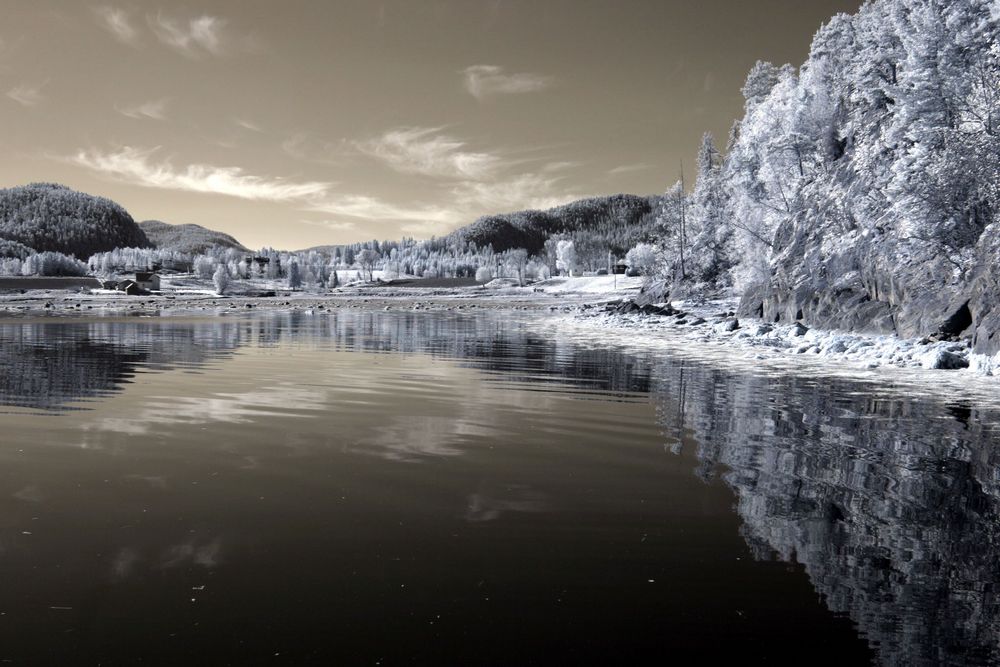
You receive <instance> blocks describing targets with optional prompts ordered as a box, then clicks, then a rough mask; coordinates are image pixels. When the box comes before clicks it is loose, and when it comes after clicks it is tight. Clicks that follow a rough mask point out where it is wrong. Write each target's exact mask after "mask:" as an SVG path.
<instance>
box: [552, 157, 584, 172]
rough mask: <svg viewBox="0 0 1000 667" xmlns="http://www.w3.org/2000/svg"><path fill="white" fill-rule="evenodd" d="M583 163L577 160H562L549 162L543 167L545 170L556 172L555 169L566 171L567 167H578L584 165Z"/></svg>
mask: <svg viewBox="0 0 1000 667" xmlns="http://www.w3.org/2000/svg"><path fill="white" fill-rule="evenodd" d="M582 166H583V163H582V162H578V161H576V160H562V161H559V162H549V163H547V164H545V165H544V166H543V167H542V171H545V172H549V173H551V172H555V171H565V170H567V169H576V168H577V167H582Z"/></svg>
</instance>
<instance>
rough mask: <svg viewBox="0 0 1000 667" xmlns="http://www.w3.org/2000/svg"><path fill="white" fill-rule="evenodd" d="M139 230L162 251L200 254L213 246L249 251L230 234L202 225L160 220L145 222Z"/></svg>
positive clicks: (140, 225) (140, 224)
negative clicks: (169, 222) (175, 223)
mask: <svg viewBox="0 0 1000 667" xmlns="http://www.w3.org/2000/svg"><path fill="white" fill-rule="evenodd" d="M139 228H140V229H142V231H143V232H145V234H146V236H147V237H148V238H149V240H150V242H151V243H152V244H153V245H154V246H155V247H157V248H159V249H161V250H176V251H178V252H184V253H191V254H198V253H202V252H205V250H207V249H208V248H211V247H212V246H221V247H223V248H235V249H236V250H241V251H247V249H246V248H245V247H244V246H243V244H242V243H240V242H239V241H237V240H236V239H234V238H233V237H232V236H230V235H229V234H223V233H222V232H216V231H213V230H211V229H206V228H205V227H202V226H201V225H190V224H188V225H169V224H167V223H165V222H160V221H159V220H144V221H143V222H140V223H139Z"/></svg>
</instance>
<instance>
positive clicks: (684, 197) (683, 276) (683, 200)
mask: <svg viewBox="0 0 1000 667" xmlns="http://www.w3.org/2000/svg"><path fill="white" fill-rule="evenodd" d="M680 198H681V202H680V203H681V253H680V254H681V280H684V279H686V278H687V274H686V273H685V271H684V246H685V245H687V232H686V230H685V225H686V220H685V218H686V216H685V210H684V209H685V208H687V193H686V191H685V190H684V158H681V193H680Z"/></svg>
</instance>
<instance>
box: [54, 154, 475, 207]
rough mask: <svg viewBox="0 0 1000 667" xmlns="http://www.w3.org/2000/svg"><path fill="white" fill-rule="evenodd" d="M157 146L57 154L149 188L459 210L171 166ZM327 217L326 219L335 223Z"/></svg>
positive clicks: (228, 170)
mask: <svg viewBox="0 0 1000 667" xmlns="http://www.w3.org/2000/svg"><path fill="white" fill-rule="evenodd" d="M159 151H160V149H159V147H156V148H135V147H131V146H124V147H122V148H119V149H117V150H114V151H100V150H96V149H91V150H81V151H78V152H77V153H76V154H75V155H72V156H69V157H65V158H61V159H62V160H63V161H65V162H69V163H71V164H75V165H78V166H80V167H84V168H86V169H89V170H90V171H93V172H95V173H98V174H100V175H102V176H104V177H106V178H111V179H114V180H117V181H120V182H123V183H130V184H133V185H139V186H143V187H148V188H158V189H164V190H179V191H184V192H201V193H210V194H219V195H227V196H230V197H239V198H241V199H250V200H258V201H272V202H286V203H289V204H293V205H295V206H296V207H297V208H298V209H300V210H303V211H312V212H315V213H326V214H328V215H334V216H343V217H348V218H358V219H362V220H380V221H399V222H405V221H431V222H447V223H454V222H458V221H460V220H462V219H463V218H462V216H461V213H460V212H458V211H456V210H455V209H451V208H443V207H439V206H434V205H424V204H416V205H412V206H405V205H398V204H393V203H390V202H387V201H385V200H383V199H379V198H377V197H372V196H369V195H359V194H345V193H337V192H334V191H333V184H331V183H323V182H318V181H303V182H296V181H291V180H288V179H284V178H267V177H262V176H255V175H252V174H248V173H246V171H244V170H243V169H242V168H240V167H218V166H213V165H206V164H191V165H187V166H185V167H180V168H178V167H175V166H174V165H173V164H172V163H171V162H170V160H168V159H158V158H157V153H159ZM338 223H339V221H336V220H334V221H332V222H331V223H330V224H338Z"/></svg>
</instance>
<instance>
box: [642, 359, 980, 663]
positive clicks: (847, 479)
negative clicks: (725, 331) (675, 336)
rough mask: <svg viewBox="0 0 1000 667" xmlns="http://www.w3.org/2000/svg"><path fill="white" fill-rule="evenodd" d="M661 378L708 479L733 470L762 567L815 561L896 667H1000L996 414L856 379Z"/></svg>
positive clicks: (699, 372)
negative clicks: (992, 426) (986, 425)
mask: <svg viewBox="0 0 1000 667" xmlns="http://www.w3.org/2000/svg"><path fill="white" fill-rule="evenodd" d="M662 371H663V372H662V373H660V374H659V378H658V385H657V386H658V394H659V395H661V397H662V400H661V406H662V417H663V422H664V424H665V425H667V426H668V427H670V428H673V429H676V428H678V427H679V426H681V425H683V427H684V428H685V429H687V430H689V431H691V432H693V434H694V436H695V439H696V440H697V441H698V442H699V452H698V454H699V458H700V459H701V461H702V464H703V466H702V470H701V472H702V474H705V475H712V474H714V473H715V471H716V470H719V469H723V470H726V472H725V473H724V478H725V480H726V482H727V483H728V484H729V485H730V486H731V487H732V488H733V489H734V490H735V492H736V494H737V497H738V501H737V510H738V512H739V514H740V516H741V517H742V519H743V521H744V522H745V524H744V533H745V537H746V539H747V542H748V543H749V544H750V546H751V547H752V548H753V549H754V551H755V552H756V553H757V554H758V556H759V557H760V558H771V557H776V558H778V559H781V560H784V561H797V562H800V563H802V564H804V566H805V568H806V571H807V572H808V573H809V576H810V578H811V580H812V582H813V585H814V586H815V587H816V589H817V590H818V591H819V592H820V593H821V594H822V595H823V597H824V599H825V600H826V603H827V605H828V606H829V607H830V608H831V609H832V610H834V611H836V612H841V613H845V614H847V615H849V616H850V618H852V619H853V620H854V621H855V622H856V623H857V624H858V626H859V628H860V629H861V631H862V632H863V633H864V634H865V635H866V636H867V637H868V639H869V641H870V642H871V643H872V645H873V646H874V647H875V648H876V649H877V650H878V651H879V654H880V656H881V659H882V660H883V662H884V663H885V664H914V665H921V664H946V663H947V664H951V663H974V664H976V663H984V664H985V663H988V664H997V663H998V662H1000V598H998V596H997V591H998V587H1000V486H998V481H1000V476H998V474H997V472H996V471H997V470H998V464H1000V451H998V450H997V447H996V446H995V445H996V443H997V440H996V438H994V437H993V436H992V433H990V432H987V431H986V430H985V429H983V428H982V427H981V426H980V425H979V424H980V423H981V421H986V420H985V419H984V417H985V415H977V414H975V411H970V410H969V409H968V408H952V409H946V408H944V407H941V406H938V405H934V404H932V403H924V402H922V401H917V400H911V399H904V398H897V397H890V398H879V397H878V396H877V391H876V388H875V387H866V386H858V385H855V384H850V383H847V382H836V381H830V382H828V383H826V384H824V385H822V386H821V385H818V384H817V383H815V382H813V381H808V380H797V379H785V378H772V377H748V376H733V375H729V374H726V373H724V372H721V371H712V370H707V369H697V368H692V367H691V366H688V367H687V368H685V369H683V370H680V369H679V367H670V366H668V367H666V368H664V369H662ZM991 419H995V416H991Z"/></svg>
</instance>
